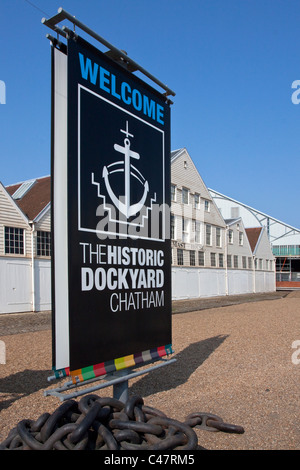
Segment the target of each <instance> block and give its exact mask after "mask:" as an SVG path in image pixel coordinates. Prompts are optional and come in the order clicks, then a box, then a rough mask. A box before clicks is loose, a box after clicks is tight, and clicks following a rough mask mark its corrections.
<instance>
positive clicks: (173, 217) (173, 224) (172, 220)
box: [171, 214, 175, 240]
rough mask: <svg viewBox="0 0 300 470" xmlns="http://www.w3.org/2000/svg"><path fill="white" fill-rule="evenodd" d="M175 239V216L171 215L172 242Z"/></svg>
mask: <svg viewBox="0 0 300 470" xmlns="http://www.w3.org/2000/svg"><path fill="white" fill-rule="evenodd" d="M174 239H175V215H174V214H171V240H174Z"/></svg>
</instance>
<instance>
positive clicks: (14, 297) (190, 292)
mask: <svg viewBox="0 0 300 470" xmlns="http://www.w3.org/2000/svg"><path fill="white" fill-rule="evenodd" d="M0 286H1V292H0V314H3V313H17V312H29V311H37V312H38V311H43V310H51V260H42V259H41V260H37V259H35V261H34V266H33V267H32V263H31V260H30V259H29V258H4V257H0ZM275 290H276V281H275V273H274V272H270V271H255V272H254V271H250V270H234V269H230V270H227V271H226V270H225V269H217V268H216V269H209V268H190V267H186V268H185V267H172V299H173V300H180V299H188V298H191V299H192V298H199V297H214V296H222V295H238V294H248V293H253V292H257V293H259V292H273V291H275Z"/></svg>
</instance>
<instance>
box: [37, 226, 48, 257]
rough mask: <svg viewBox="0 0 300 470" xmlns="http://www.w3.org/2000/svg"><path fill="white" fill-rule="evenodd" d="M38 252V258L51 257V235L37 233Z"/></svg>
mask: <svg viewBox="0 0 300 470" xmlns="http://www.w3.org/2000/svg"><path fill="white" fill-rule="evenodd" d="M36 248H37V250H36V254H37V255H38V256H51V233H50V232H42V231H38V232H37V247H36Z"/></svg>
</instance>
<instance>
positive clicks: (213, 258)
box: [210, 253, 216, 266]
mask: <svg viewBox="0 0 300 470" xmlns="http://www.w3.org/2000/svg"><path fill="white" fill-rule="evenodd" d="M210 265H211V266H216V253H211V254H210Z"/></svg>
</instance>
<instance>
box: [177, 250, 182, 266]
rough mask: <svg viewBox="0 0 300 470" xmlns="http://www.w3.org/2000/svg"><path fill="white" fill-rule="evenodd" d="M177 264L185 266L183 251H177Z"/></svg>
mask: <svg viewBox="0 0 300 470" xmlns="http://www.w3.org/2000/svg"><path fill="white" fill-rule="evenodd" d="M177 264H179V265H180V266H182V265H183V250H179V249H178V250H177Z"/></svg>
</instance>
